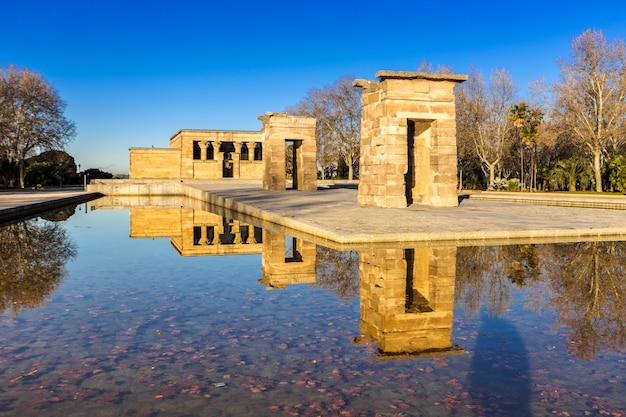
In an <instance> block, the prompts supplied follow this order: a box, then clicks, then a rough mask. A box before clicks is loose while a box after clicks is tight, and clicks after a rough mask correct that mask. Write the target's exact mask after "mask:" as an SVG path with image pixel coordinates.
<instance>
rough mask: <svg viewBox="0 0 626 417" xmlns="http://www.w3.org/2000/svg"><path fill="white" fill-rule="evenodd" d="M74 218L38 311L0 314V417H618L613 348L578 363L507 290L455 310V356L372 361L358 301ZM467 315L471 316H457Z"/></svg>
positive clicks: (124, 215) (116, 226) (619, 386)
mask: <svg viewBox="0 0 626 417" xmlns="http://www.w3.org/2000/svg"><path fill="white" fill-rule="evenodd" d="M128 219H129V214H128V212H127V211H123V210H121V211H106V210H98V211H93V212H88V213H87V214H85V212H84V209H83V210H81V211H78V210H77V212H76V214H75V215H74V216H72V217H71V218H70V219H69V220H68V221H67V222H65V223H64V227H65V228H66V229H67V231H68V233H69V235H70V237H71V239H72V240H73V241H74V242H75V243H76V244H77V247H78V255H77V256H76V258H75V259H73V260H71V261H70V262H68V264H67V265H66V267H67V271H68V276H67V278H65V280H64V281H63V282H62V283H61V285H60V287H59V289H58V290H57V291H56V292H54V293H53V294H52V295H51V296H49V301H48V302H47V303H46V304H45V305H44V306H43V307H41V308H39V309H35V310H24V311H23V312H22V313H21V314H20V315H19V316H17V317H12V316H11V314H10V313H7V312H5V313H4V314H3V315H2V316H0V319H1V320H2V323H1V325H0V329H1V331H0V342H1V344H0V375H2V378H3V379H2V385H1V387H2V389H0V416H10V415H11V416H12V415H20V416H31V415H32V416H40V415H50V416H71V415H77V416H78V415H89V414H93V415H103V416H108V415H110V416H118V415H128V416H172V415H193V416H195V415H198V416H206V415H211V416H227V415H235V416H240V415H243V416H246V415H249V416H262V415H304V416H318V415H327V416H334V415H349V416H350V415H351V416H358V415H363V416H377V415H379V416H409V415H410V416H420V415H423V416H437V415H441V416H443V415H457V416H479V415H499V416H516V415H517V416H530V415H533V416H544V415H563V416H566V415H572V416H573V415H602V414H601V413H605V414H607V413H608V414H609V415H610V413H613V415H618V414H616V413H618V412H619V411H620V410H623V409H624V408H626V402H625V400H624V399H623V395H622V393H623V392H624V391H625V390H624V388H625V387H626V381H625V380H624V377H623V375H626V372H624V371H625V370H626V356H625V355H624V352H609V353H606V352H601V353H600V354H599V355H598V357H597V358H596V360H594V361H580V360H578V359H576V358H575V357H574V356H573V355H571V354H569V353H567V351H566V344H567V341H566V337H565V334H566V333H567V329H556V330H555V329H553V323H554V321H553V316H552V314H551V312H550V310H549V309H544V311H543V312H542V314H541V315H538V314H537V313H536V312H535V311H533V310H529V309H525V308H524V303H525V300H526V299H527V297H526V294H525V289H524V288H521V289H516V288H517V287H513V292H512V298H511V303H510V306H509V307H508V310H507V311H506V312H505V314H504V315H503V316H502V317H501V318H499V319H497V318H493V317H489V316H488V315H487V314H486V313H485V312H484V311H482V312H478V314H476V315H475V316H474V315H466V314H464V312H463V309H462V308H461V307H459V306H457V308H456V309H455V316H454V330H453V334H452V343H454V344H458V345H459V346H461V347H462V348H464V349H465V353H462V354H455V355H435V356H425V357H417V358H404V359H395V360H379V359H377V355H376V353H377V352H376V346H375V345H371V344H370V345H368V344H364V345H355V344H353V342H352V339H353V338H354V337H355V336H358V335H359V334H360V328H359V324H360V306H359V298H358V296H357V297H355V298H354V299H352V300H345V299H340V298H339V297H337V296H336V295H335V294H333V293H332V292H331V291H329V290H325V289H322V288H320V287H319V286H317V285H308V284H300V285H289V286H288V287H287V288H286V289H282V290H271V291H270V290H267V289H266V287H265V286H264V285H262V284H260V283H258V282H257V281H258V280H259V279H260V278H261V255H257V254H255V255H243V256H197V257H182V256H180V255H178V253H177V252H176V251H175V250H174V248H173V247H172V245H171V244H170V242H169V239H154V240H153V239H129V225H128ZM470 316H471V317H470Z"/></svg>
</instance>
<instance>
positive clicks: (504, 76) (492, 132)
mask: <svg viewBox="0 0 626 417" xmlns="http://www.w3.org/2000/svg"><path fill="white" fill-rule="evenodd" d="M515 97H516V86H515V83H514V82H513V78H512V77H511V75H510V74H509V73H508V72H507V71H506V70H505V69H502V70H495V71H493V72H492V73H491V76H490V77H489V84H486V83H485V81H484V80H483V77H482V74H481V73H480V72H479V71H477V70H476V68H471V69H470V71H469V79H468V81H467V82H466V83H464V84H462V85H460V86H458V87H457V89H456V108H457V141H458V142H461V141H468V142H470V143H473V145H474V149H475V152H476V155H477V156H478V158H479V159H480V161H481V162H482V165H483V169H484V170H485V171H486V172H485V173H486V174H489V187H493V186H494V184H495V174H496V170H497V169H498V167H499V166H500V164H501V162H502V158H504V156H505V151H506V150H507V147H508V146H509V144H510V140H511V130H512V129H513V127H514V124H513V122H512V121H511V119H510V118H509V117H508V115H509V111H510V109H511V108H512V107H513V105H514V102H515Z"/></svg>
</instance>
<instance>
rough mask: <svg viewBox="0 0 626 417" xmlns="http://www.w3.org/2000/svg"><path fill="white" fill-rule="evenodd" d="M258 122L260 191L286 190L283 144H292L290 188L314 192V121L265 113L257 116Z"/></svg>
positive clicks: (315, 145) (315, 167)
mask: <svg viewBox="0 0 626 417" xmlns="http://www.w3.org/2000/svg"><path fill="white" fill-rule="evenodd" d="M259 120H261V121H262V122H263V129H262V133H263V144H264V146H265V151H264V152H265V156H264V159H265V165H264V172H263V189H264V190H271V191H284V190H285V189H286V186H287V180H286V175H285V164H286V155H285V145H286V141H294V149H295V158H294V173H293V188H294V189H297V190H303V191H314V190H317V144H316V141H315V123H316V119H314V118H310V117H299V116H289V115H287V114H286V113H265V114H264V115H262V116H259Z"/></svg>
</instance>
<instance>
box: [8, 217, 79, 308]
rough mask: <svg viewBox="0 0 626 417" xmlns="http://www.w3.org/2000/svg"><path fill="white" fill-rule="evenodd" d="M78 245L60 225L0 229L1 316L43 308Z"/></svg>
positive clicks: (31, 224) (36, 222) (36, 223)
mask: <svg viewBox="0 0 626 417" xmlns="http://www.w3.org/2000/svg"><path fill="white" fill-rule="evenodd" d="M75 255H76V245H75V244H74V243H73V242H71V241H70V240H69V238H68V237H67V235H66V233H65V229H63V228H62V227H61V226H60V225H59V224H57V223H50V222H47V221H41V220H36V219H33V220H27V221H24V222H21V223H15V224H12V225H9V226H6V227H4V228H2V229H0V312H4V311H5V310H7V309H8V308H11V310H12V311H13V314H15V315H17V314H19V312H20V311H21V310H22V309H23V308H34V307H38V306H40V305H41V304H43V302H44V299H45V297H46V296H48V295H49V294H51V293H52V292H53V291H54V290H55V289H56V288H57V286H58V285H59V283H60V281H61V279H62V278H63V277H64V276H65V263H66V262H67V261H68V260H69V259H71V258H73V257H74V256H75Z"/></svg>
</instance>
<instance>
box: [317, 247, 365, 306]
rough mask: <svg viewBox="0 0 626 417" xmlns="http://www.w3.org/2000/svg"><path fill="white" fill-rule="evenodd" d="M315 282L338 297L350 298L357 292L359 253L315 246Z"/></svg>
mask: <svg viewBox="0 0 626 417" xmlns="http://www.w3.org/2000/svg"><path fill="white" fill-rule="evenodd" d="M316 256H317V258H316V265H315V271H316V275H317V277H316V284H315V285H317V286H319V287H321V288H324V289H326V290H330V291H332V292H334V293H335V294H336V295H337V296H338V297H340V298H342V299H345V300H352V299H353V298H354V297H356V296H357V295H358V293H359V254H358V252H356V251H338V250H334V249H330V248H325V247H323V246H319V245H318V246H317V255H316Z"/></svg>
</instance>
